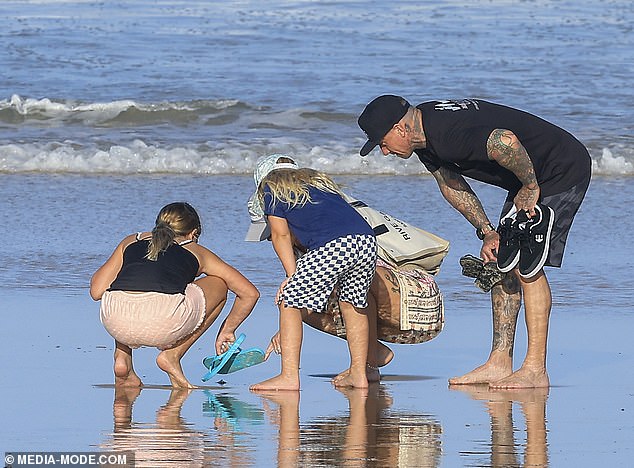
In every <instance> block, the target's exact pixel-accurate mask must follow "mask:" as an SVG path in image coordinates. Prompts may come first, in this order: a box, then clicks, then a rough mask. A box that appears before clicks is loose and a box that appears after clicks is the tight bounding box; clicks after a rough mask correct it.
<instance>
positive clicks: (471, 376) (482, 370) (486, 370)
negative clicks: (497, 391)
mask: <svg viewBox="0 0 634 468" xmlns="http://www.w3.org/2000/svg"><path fill="white" fill-rule="evenodd" d="M512 373H513V369H512V368H511V367H510V366H507V365H497V364H494V363H492V362H491V361H487V362H485V363H484V364H482V365H481V366H480V367H477V368H475V369H473V370H472V371H471V372H468V373H466V374H465V375H463V376H460V377H452V378H451V379H449V385H470V384H488V383H491V382H495V381H496V380H500V379H503V378H505V377H508V376H509V375H511V374H512Z"/></svg>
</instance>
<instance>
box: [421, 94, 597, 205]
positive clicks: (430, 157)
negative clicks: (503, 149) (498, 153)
mask: <svg viewBox="0 0 634 468" xmlns="http://www.w3.org/2000/svg"><path fill="white" fill-rule="evenodd" d="M417 108H418V109H420V110H421V112H422V115H423V128H424V130H425V136H426V138H427V148H425V149H419V150H416V151H415V152H416V154H417V156H418V158H419V159H420V161H421V162H422V163H423V164H424V165H425V167H426V168H427V170H429V171H430V172H435V171H436V170H438V169H439V168H440V167H441V166H444V167H447V168H449V169H451V170H453V171H454V172H458V173H460V174H462V175H464V176H466V177H469V178H472V179H475V180H479V181H482V182H485V183H488V184H492V185H495V186H498V187H502V188H504V189H506V190H508V191H509V192H512V193H515V192H517V191H518V190H519V189H520V188H521V186H522V184H521V182H520V181H519V180H518V179H517V177H516V176H515V175H514V174H513V173H512V172H511V171H509V170H507V169H505V168H503V167H502V166H500V165H499V164H498V163H497V162H495V161H491V160H490V159H489V158H488V156H487V148H486V146H487V140H488V138H489V135H491V132H492V131H493V130H495V129H497V128H501V129H507V130H510V131H512V132H513V133H514V134H515V135H516V136H517V138H518V139H519V141H520V142H521V143H522V145H523V146H524V148H526V151H527V152H528V155H529V157H530V159H531V161H532V163H533V167H534V168H535V175H536V177H537V182H538V183H539V185H540V189H541V194H542V196H549V195H553V194H556V193H561V192H564V191H566V190H568V189H570V188H571V187H573V186H574V185H576V184H578V183H580V182H583V181H585V180H588V179H589V177H590V168H591V161H590V155H589V154H588V150H587V149H586V148H585V147H584V146H583V144H581V143H580V142H579V141H578V140H577V139H576V138H575V137H574V136H572V135H571V134H570V133H568V132H567V131H565V130H563V129H562V128H559V127H557V126H556V125H553V124H551V123H550V122H547V121H545V120H543V119H541V118H539V117H537V116H535V115H532V114H529V113H528V112H524V111H521V110H518V109H513V108H510V107H506V106H502V105H499V104H493V103H490V102H486V101H481V100H477V99H465V100H462V101H430V102H424V103H422V104H419V105H418V106H417Z"/></svg>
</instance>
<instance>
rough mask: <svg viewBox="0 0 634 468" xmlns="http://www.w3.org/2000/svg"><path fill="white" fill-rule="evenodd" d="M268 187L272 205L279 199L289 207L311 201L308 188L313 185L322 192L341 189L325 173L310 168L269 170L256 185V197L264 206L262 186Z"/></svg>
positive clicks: (334, 191) (338, 191) (333, 191)
mask: <svg viewBox="0 0 634 468" xmlns="http://www.w3.org/2000/svg"><path fill="white" fill-rule="evenodd" d="M267 185H268V187H269V190H270V191H271V195H272V196H273V203H272V205H273V206H275V204H276V203H277V202H278V201H280V202H283V203H288V204H289V205H290V206H291V207H296V206H300V207H301V206H304V205H305V204H306V203H312V200H311V198H310V192H309V188H311V187H313V188H316V189H317V190H321V191H322V192H330V193H338V194H340V195H341V190H340V189H339V187H338V186H337V184H335V183H334V182H333V181H332V179H330V177H328V176H327V175H326V174H324V173H322V172H319V171H316V170H314V169H310V168H302V169H277V170H274V171H271V172H270V173H269V174H268V175H267V176H266V177H265V178H264V179H262V182H261V183H260V186H259V187H258V197H259V199H260V203H261V204H262V206H264V187H265V186H267Z"/></svg>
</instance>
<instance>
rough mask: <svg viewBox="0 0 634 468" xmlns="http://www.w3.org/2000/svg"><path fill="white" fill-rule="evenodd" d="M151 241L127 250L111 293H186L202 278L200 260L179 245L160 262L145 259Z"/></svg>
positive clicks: (160, 259)
mask: <svg viewBox="0 0 634 468" xmlns="http://www.w3.org/2000/svg"><path fill="white" fill-rule="evenodd" d="M149 243H150V241H149V240H139V241H136V242H133V243H132V244H130V245H128V246H127V247H126V248H125V250H124V251H123V266H122V267H121V271H119V274H118V275H117V277H116V278H115V280H114V281H113V282H112V284H111V285H110V288H109V289H108V290H109V291H142V292H149V291H154V292H160V293H165V294H178V293H184V292H185V288H186V287H187V285H188V284H189V283H191V282H192V281H194V279H195V278H196V276H197V275H198V268H199V265H198V259H197V258H196V256H195V255H194V254H193V253H191V252H190V251H189V250H187V249H185V248H183V247H181V246H180V245H178V244H173V245H170V246H169V247H168V248H167V249H166V250H165V251H164V252H161V253H160V254H159V256H158V259H157V260H156V261H153V260H148V259H147V258H145V255H146V254H147V249H148V245H149Z"/></svg>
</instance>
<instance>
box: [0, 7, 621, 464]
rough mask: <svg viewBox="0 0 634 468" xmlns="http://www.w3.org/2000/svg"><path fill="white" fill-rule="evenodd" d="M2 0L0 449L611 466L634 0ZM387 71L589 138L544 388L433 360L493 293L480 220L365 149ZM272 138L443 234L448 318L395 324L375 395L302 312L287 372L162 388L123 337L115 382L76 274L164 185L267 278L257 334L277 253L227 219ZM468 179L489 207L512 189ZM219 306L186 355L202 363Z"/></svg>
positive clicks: (353, 189)
mask: <svg viewBox="0 0 634 468" xmlns="http://www.w3.org/2000/svg"><path fill="white" fill-rule="evenodd" d="M0 18H2V21H3V25H4V27H3V28H2V29H1V30H0V38H1V40H2V44H3V47H2V48H0V63H2V64H3V71H2V73H0V84H1V86H0V90H2V91H1V92H0V200H1V201H0V215H1V216H2V218H3V219H4V221H5V222H4V223H3V228H2V229H1V231H0V232H2V237H3V242H2V243H0V311H1V312H2V314H1V315H0V325H1V326H0V354H2V356H5V358H3V360H2V364H0V366H1V367H0V370H1V373H2V375H3V379H2V380H0V398H1V399H2V403H0V420H1V421H3V424H2V425H0V451H1V450H4V451H6V452H9V451H17V450H22V451H43V450H51V451H63V450H69V451H70V450H77V451H97V450H107V449H111V448H116V449H130V450H133V451H135V452H136V454H137V458H138V460H139V463H138V465H137V466H161V464H164V465H165V466H220V465H222V466H227V465H236V464H240V466H275V465H278V466H297V465H299V464H304V465H306V464H310V465H311V466H339V465H342V464H345V463H348V464H353V465H356V466H433V467H436V466H443V467H444V466H447V467H454V466H526V465H534V466H557V467H559V466H596V465H598V464H603V465H606V466H628V464H629V463H630V460H631V459H632V457H633V455H634V454H633V453H632V446H631V442H630V441H631V440H632V437H634V426H633V425H632V417H631V413H632V411H633V410H634V394H633V393H632V388H634V380H633V376H632V373H631V368H632V365H634V362H633V360H634V358H633V356H634V345H632V342H631V340H630V337H629V334H630V333H629V332H630V330H631V329H632V325H633V320H634V319H633V316H632V303H633V302H634V291H633V289H632V287H631V272H632V271H633V267H634V261H633V260H632V254H631V247H630V244H631V232H632V230H634V221H632V220H631V219H632V218H631V217H628V216H624V213H626V212H627V207H629V206H631V205H632V202H633V201H634V186H633V184H632V176H634V136H633V135H634V131H633V130H634V111H633V110H632V103H634V90H633V89H632V86H631V77H632V76H633V75H634V30H633V26H632V25H633V24H634V4H633V3H632V2H630V1H624V0H606V1H602V2H593V1H590V0H575V1H572V0H563V1H546V0H534V1H531V0H524V1H511V0H488V1H474V2H467V1H457V0H456V1H454V0H447V1H430V2H411V1H405V0H397V1H393V2H389V3H384V2H362V1H328V2H321V1H297V0H296V1H290V0H289V1H272V2H255V1H236V2H203V1H187V2H185V1H170V0H155V1H149V0H147V1H143V0H139V1H129V2H123V1H120V2H119V1H112V2H93V1H53V0H50V1H46V0H42V1H4V2H2V3H0ZM383 93H396V94H402V95H403V96H405V97H407V98H408V99H409V100H410V102H412V103H417V102H422V101H425V100H428V99H440V98H443V99H444V98H463V97H474V98H481V99H487V100H491V101H495V102H500V103H503V104H508V105H511V106H515V107H519V108H522V109H524V110H527V111H529V112H533V113H535V114H537V115H540V116H541V117H544V118H546V119H548V120H550V121H552V122H554V123H556V124H558V125H560V126H562V127H564V128H566V129H567V130H569V131H571V132H572V133H573V134H575V135H576V136H577V137H578V138H579V139H580V140H581V141H583V142H584V143H585V144H586V145H587V146H588V148H589V150H590V153H591V156H592V160H593V179H592V183H591V186H590V190H589V192H588V195H587V197H586V200H585V201H584V204H583V206H582V208H581V210H580V212H579V214H578V216H577V218H576V220H575V223H574V225H573V229H572V232H571V235H570V241H569V244H568V246H567V250H566V256H565V260H564V265H563V268H561V269H551V270H549V271H548V275H549V280H550V282H551V285H552V288H553V314H552V318H551V331H550V338H549V341H550V345H549V370H550V374H551V381H552V383H553V387H552V388H551V389H550V392H548V393H547V394H544V392H522V393H511V392H494V393H490V392H487V391H486V390H484V389H482V388H472V389H463V390H455V389H448V388H447V378H449V377H451V376H454V375H459V374H461V373H464V372H466V371H468V370H470V369H472V368H473V367H475V366H476V365H478V364H480V363H481V362H482V361H483V360H484V359H485V358H486V355H487V351H488V349H489V346H490V339H491V338H490V334H491V330H490V328H491V325H490V301H489V298H488V296H487V295H486V294H482V293H481V292H479V290H477V289H476V288H475V287H474V286H473V284H472V283H471V280H469V279H468V278H465V277H463V276H461V274H460V266H459V264H458V260H459V258H460V257H461V256H462V255H464V254H466V253H473V254H476V253H477V252H478V249H479V242H478V241H477V239H476V238H475V236H474V234H473V229H472V228H471V227H470V226H469V225H468V224H467V223H466V221H464V219H463V218H462V217H461V216H460V215H459V214H458V213H457V212H455V211H454V210H452V209H451V208H450V207H449V206H448V205H447V204H446V202H444V201H443V200H442V197H441V196H440V194H439V192H438V189H437V186H436V184H435V182H434V180H433V179H432V178H431V177H430V176H429V174H427V173H426V171H425V170H424V169H423V167H422V165H420V164H419V163H417V162H416V161H414V160H412V161H405V162H404V161H401V160H396V159H394V158H389V157H388V158H384V157H382V156H379V155H377V154H372V155H370V157H368V158H361V157H359V156H358V149H359V148H360V146H361V145H362V144H363V142H364V138H363V136H364V135H363V133H362V132H361V130H360V129H359V128H358V127H357V124H356V118H357V116H358V114H359V112H361V110H362V109H363V107H364V105H365V104H366V103H367V102H368V101H369V100H371V99H372V98H373V97H375V96H377V95H379V94H383ZM270 153H288V154H291V155H292V156H293V157H294V158H296V159H297V160H298V161H299V162H300V163H301V164H303V165H308V166H312V167H315V168H317V169H321V170H324V171H326V172H328V173H331V174H333V175H334V177H335V179H336V180H337V181H338V182H339V183H341V184H342V185H343V186H344V188H345V190H346V191H347V192H349V193H351V194H353V195H355V196H357V197H358V198H360V199H362V200H364V201H366V202H367V203H368V204H370V205H371V206H374V207H376V208H380V209H383V210H385V211H386V212H388V213H390V214H393V215H394V216H396V217H399V218H401V219H404V220H407V221H409V222H411V223H413V224H416V225H418V226H421V227H423V228H424V229H427V230H428V231H431V232H434V233H436V234H438V235H440V236H442V237H444V238H446V239H449V240H450V241H451V243H452V244H451V250H450V252H449V254H448V256H447V258H446V260H445V262H444V264H443V267H442V269H441V272H440V273H439V275H438V277H437V282H438V284H439V287H440V289H441V291H442V292H443V295H444V297H445V306H446V320H447V322H446V328H445V330H444V331H443V333H441V334H440V335H439V337H438V338H436V339H434V340H433V341H431V342H429V343H426V344H423V345H418V346H406V345H397V346H395V352H396V358H395V359H394V362H393V363H391V364H390V365H389V366H388V367H387V368H386V369H385V371H384V374H385V375H386V377H385V379H384V380H383V381H382V382H381V384H380V385H377V386H376V388H373V389H372V390H371V391H370V393H369V394H368V395H363V394H359V393H358V392H338V391H336V390H334V389H332V388H331V386H330V383H329V380H328V378H327V376H328V375H333V374H336V373H337V372H338V371H340V370H342V369H343V368H344V367H345V366H346V364H347V352H346V348H345V343H344V342H343V341H341V340H336V339H334V338H331V337H327V336H324V335H321V334H319V333H316V332H314V331H312V330H307V331H306V341H305V346H304V353H303V358H302V359H303V360H302V385H303V390H302V392H301V395H300V396H299V397H298V398H293V397H280V396H279V395H277V396H276V395H272V396H268V397H261V396H258V395H255V394H252V393H250V392H249V391H248V385H249V384H250V383H253V382H257V381H260V380H262V379H264V378H266V377H268V376H270V375H273V374H274V373H275V372H276V371H277V369H278V367H277V366H278V363H277V361H273V360H272V361H271V362H268V363H265V364H263V365H261V366H258V367H256V368H253V369H249V370H247V371H244V372H240V373H236V374H233V375H231V376H230V377H226V378H225V380H226V381H227V382H226V384H224V385H220V384H218V383H217V382H211V383H212V385H211V386H210V387H209V388H206V389H204V390H195V391H193V392H185V393H183V392H170V391H169V390H168V389H166V388H165V387H164V385H165V384H166V383H167V379H166V377H165V376H164V374H163V373H162V372H161V371H160V370H158V369H157V368H156V365H155V364H154V357H155V354H156V353H155V350H151V349H141V350H139V351H138V352H136V353H135V361H136V363H135V365H136V367H137V370H138V371H139V373H140V375H141V376H142V378H143V380H144V381H145V383H147V384H149V388H144V389H143V390H141V391H140V392H123V393H122V392H115V391H114V390H113V389H112V387H109V386H108V384H110V383H111V382H112V374H111V372H112V371H111V366H112V363H111V359H112V349H113V347H112V340H111V338H110V337H109V336H108V335H107V333H106V332H105V331H104V330H103V328H102V327H101V324H100V323H99V320H98V314H97V311H98V304H97V303H94V302H92V301H91V300H90V298H89V297H88V291H87V288H88V281H89V278H90V275H91V274H92V273H93V272H94V271H95V269H96V268H98V267H99V266H100V265H101V263H103V261H105V259H106V258H107V256H108V255H109V254H110V253H111V251H112V249H113V248H114V247H115V245H116V244H117V243H118V241H119V240H120V239H121V238H122V237H123V236H125V235H127V234H129V233H131V232H135V231H137V230H140V229H148V228H151V226H152V225H153V221H154V218H155V216H156V213H157V212H158V210H159V209H160V207H161V206H163V205H164V204H166V203H169V202H172V201H175V200H186V201H189V202H191V203H192V204H193V205H194V206H195V207H196V208H197V209H198V211H199V212H200V214H201V217H202V220H203V235H202V237H201V241H202V243H203V244H204V245H206V246H208V247H210V248H211V249H212V250H214V251H215V252H217V253H218V254H219V255H220V256H221V257H222V258H224V259H225V260H226V261H228V262H230V263H231V264H233V265H235V266H236V267H237V268H238V269H240V270H241V271H242V272H243V273H244V274H245V275H246V276H247V277H249V279H251V281H252V282H253V283H254V284H256V286H257V287H258V288H259V289H260V290H261V293H262V299H261V300H260V302H259V303H258V305H257V307H256V309H255V310H254V312H253V314H252V316H251V317H250V318H249V320H248V321H247V322H246V323H245V324H244V325H243V328H242V330H241V331H244V332H245V333H246V334H247V335H248V343H249V345H250V346H259V347H266V344H267V342H268V340H269V338H270V336H271V335H272V334H273V333H274V332H275V330H276V320H277V312H276V309H275V307H274V305H273V294H274V291H275V289H276V287H277V285H278V284H279V281H280V279H281V275H282V270H281V266H280V265H279V261H278V260H277V258H276V257H275V254H274V253H273V251H272V248H271V246H270V244H269V243H246V242H243V241H242V239H243V236H244V234H245V232H246V229H247V226H248V222H249V220H248V216H247V212H246V200H247V199H248V197H249V195H250V193H251V192H252V191H253V189H254V186H253V179H252V176H251V173H252V170H253V165H254V162H255V160H256V159H257V158H258V157H260V156H262V155H266V154H270ZM473 187H474V189H475V190H476V192H477V193H478V194H479V195H480V197H481V199H482V201H483V203H484V205H485V208H486V209H487V212H488V213H489V215H490V216H492V217H494V216H495V215H496V214H497V213H498V211H499V207H500V206H501V202H502V200H503V199H504V195H505V194H504V193H503V192H502V191H500V190H498V189H495V188H493V187H488V186H484V185H482V184H478V183H474V184H473ZM523 328H524V327H523V323H522V317H520V322H519V323H518V339H517V344H516V352H515V354H516V362H517V364H518V365H519V363H520V362H521V359H522V357H523V354H524V351H525V348H526V337H525V333H524V330H523ZM216 330H217V326H214V327H212V329H211V331H210V332H209V333H208V336H205V337H203V339H201V340H200V342H199V343H197V344H196V345H195V346H194V347H193V348H192V349H191V351H190V352H189V353H188V354H187V355H186V357H185V358H184V360H183V368H184V371H185V373H186V375H188V377H189V378H190V379H191V381H192V382H194V383H199V382H198V380H199V379H198V375H199V374H200V375H202V374H203V373H204V369H203V368H202V365H201V364H200V360H201V359H202V358H203V357H204V356H206V355H208V354H209V353H210V352H211V351H210V350H211V343H212V342H213V338H214V333H215V332H216ZM7 356H9V357H10V358H7ZM137 393H138V394H137ZM183 454H184V455H183Z"/></svg>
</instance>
